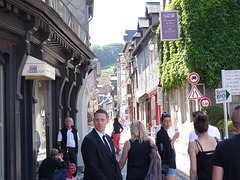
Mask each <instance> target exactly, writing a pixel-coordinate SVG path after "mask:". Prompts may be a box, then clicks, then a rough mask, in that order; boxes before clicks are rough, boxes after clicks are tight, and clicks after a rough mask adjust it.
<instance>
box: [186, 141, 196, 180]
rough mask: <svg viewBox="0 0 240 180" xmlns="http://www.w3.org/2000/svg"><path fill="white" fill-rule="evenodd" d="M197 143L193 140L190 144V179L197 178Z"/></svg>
mask: <svg viewBox="0 0 240 180" xmlns="http://www.w3.org/2000/svg"><path fill="white" fill-rule="evenodd" d="M196 148H197V147H196V144H195V142H191V143H190V144H189V146H188V154H189V157H190V180H195V179H196V173H197V157H196Z"/></svg>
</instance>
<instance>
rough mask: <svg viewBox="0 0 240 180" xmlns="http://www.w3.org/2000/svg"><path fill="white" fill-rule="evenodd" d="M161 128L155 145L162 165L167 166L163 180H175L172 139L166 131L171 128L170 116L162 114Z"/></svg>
mask: <svg viewBox="0 0 240 180" xmlns="http://www.w3.org/2000/svg"><path fill="white" fill-rule="evenodd" d="M161 124H162V127H161V129H160V131H158V133H157V138H156V145H157V147H158V152H159V154H160V156H161V159H162V164H163V165H167V166H168V167H169V170H168V172H167V173H166V174H162V178H163V180H176V174H175V172H174V169H176V161H175V151H174V147H173V145H171V141H172V139H171V138H170V137H169V136H168V133H167V131H168V129H169V128H170V126H171V116H170V115H169V114H168V113H166V112H164V113H163V114H162V117H161Z"/></svg>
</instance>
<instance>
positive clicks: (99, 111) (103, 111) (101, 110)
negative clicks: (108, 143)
mask: <svg viewBox="0 0 240 180" xmlns="http://www.w3.org/2000/svg"><path fill="white" fill-rule="evenodd" d="M97 113H102V114H106V116H107V118H108V113H107V111H105V110H103V109H98V110H97V111H96V112H95V113H94V118H95V115H96V114H97Z"/></svg>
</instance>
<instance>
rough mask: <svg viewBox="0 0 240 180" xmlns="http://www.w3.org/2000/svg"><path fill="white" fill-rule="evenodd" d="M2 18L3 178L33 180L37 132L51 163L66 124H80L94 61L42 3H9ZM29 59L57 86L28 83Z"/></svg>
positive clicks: (4, 3) (0, 106) (2, 9)
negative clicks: (47, 68)
mask: <svg viewBox="0 0 240 180" xmlns="http://www.w3.org/2000/svg"><path fill="white" fill-rule="evenodd" d="M43 10H44V12H43ZM0 17H1V18H0V23H1V24H2V26H1V27H0V41H1V43H0V52H1V53H0V64H1V65H0V73H3V75H2V74H1V77H0V78H3V81H4V84H5V86H1V88H3V89H0V97H1V100H0V103H1V104H0V112H2V111H3V110H4V112H5V113H4V114H3V113H1V115H0V133H2V131H1V128H3V129H4V136H1V138H4V140H3V141H4V144H2V142H1V139H0V148H2V147H3V149H4V150H3V151H1V153H3V152H4V158H0V159H1V160H0V164H1V165H2V164H3V167H4V168H1V170H0V177H3V179H6V180H12V179H16V180H22V179H24V180H33V179H36V176H37V174H36V172H37V155H38V154H37V146H36V140H35V137H37V135H36V134H37V133H36V131H35V130H36V126H37V128H40V130H39V129H38V130H39V132H40V135H42V136H41V137H40V140H41V141H42V144H41V146H40V152H39V157H40V153H43V154H44V157H46V156H47V155H49V152H50V149H51V148H53V147H56V148H57V134H58V130H59V129H60V128H61V127H63V125H64V119H65V118H66V117H67V116H71V117H72V118H73V119H74V121H75V122H76V120H77V119H76V117H77V111H78V110H77V108H76V107H77V98H76V97H77V95H78V93H79V90H80V88H81V86H82V81H83V79H84V78H85V74H86V73H87V71H88V67H89V64H90V59H91V58H93V57H94V55H93V53H92V52H91V50H90V49H89V48H88V47H87V46H86V45H83V44H84V43H83V42H82V41H81V40H80V39H79V38H78V36H77V35H76V34H74V32H73V31H72V30H71V29H70V28H69V27H68V26H67V25H66V24H64V22H63V21H62V20H61V19H59V16H58V15H57V14H56V13H55V12H54V11H53V9H52V8H50V7H49V6H48V5H47V4H45V3H43V2H42V1H32V0H26V1H5V0H4V1H2V3H0ZM53 21H54V23H53ZM66 34H67V35H66ZM29 55H31V56H33V57H35V58H37V59H39V60H40V61H42V62H45V63H47V64H50V65H51V66H53V67H54V68H55V69H56V76H55V80H41V81H38V80H36V79H35V78H33V77H32V78H33V79H30V80H26V79H25V76H22V70H23V67H24V65H25V63H26V60H27V57H28V56H29ZM2 57H4V58H3V60H2ZM82 60H84V61H83V62H82ZM80 62H81V63H80ZM2 69H4V71H2ZM0 81H1V80H0ZM38 82H40V83H38ZM0 83H1V82H0ZM2 96H4V104H3V102H2ZM82 98H84V96H83V97H82ZM82 98H81V99H82ZM5 102H7V103H5ZM2 116H3V118H2ZM85 117H87V115H86V116H85ZM2 119H3V120H4V121H3V122H1V120H2ZM39 126H40V127H39ZM44 137H45V138H44ZM2 145H4V146H2ZM0 156H1V155H0ZM44 157H43V158H44ZM3 160H4V161H3ZM1 165H0V166H1Z"/></svg>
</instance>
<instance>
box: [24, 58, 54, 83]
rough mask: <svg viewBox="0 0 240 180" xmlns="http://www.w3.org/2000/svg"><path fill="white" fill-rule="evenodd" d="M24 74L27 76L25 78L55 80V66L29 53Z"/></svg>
mask: <svg viewBox="0 0 240 180" xmlns="http://www.w3.org/2000/svg"><path fill="white" fill-rule="evenodd" d="M22 76H25V79H39V80H55V68H54V67H53V66H51V65H49V64H48V63H46V62H44V61H41V60H40V59H37V58H35V57H33V56H30V55H28V57H27V60H26V63H25V65H24V68H23V71H22Z"/></svg>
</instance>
